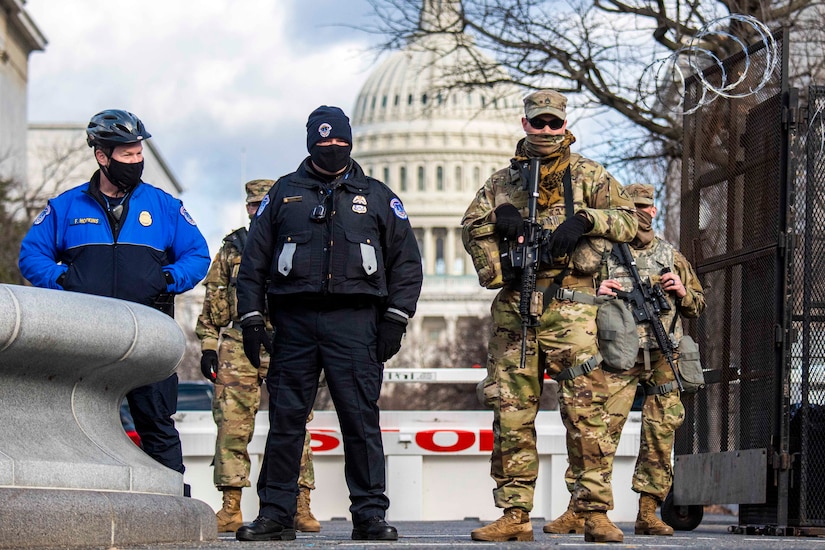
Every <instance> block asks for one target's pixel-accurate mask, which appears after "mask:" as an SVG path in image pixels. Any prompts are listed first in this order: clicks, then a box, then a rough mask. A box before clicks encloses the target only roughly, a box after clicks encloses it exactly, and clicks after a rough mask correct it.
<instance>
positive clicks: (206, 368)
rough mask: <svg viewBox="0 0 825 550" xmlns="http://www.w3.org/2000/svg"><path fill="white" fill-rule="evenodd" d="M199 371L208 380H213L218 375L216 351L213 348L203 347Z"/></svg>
mask: <svg viewBox="0 0 825 550" xmlns="http://www.w3.org/2000/svg"><path fill="white" fill-rule="evenodd" d="M201 373H203V377H204V378H206V379H207V380H209V381H210V382H215V379H216V378H217V377H218V352H217V351H215V350H213V349H205V350H203V352H202V354H201Z"/></svg>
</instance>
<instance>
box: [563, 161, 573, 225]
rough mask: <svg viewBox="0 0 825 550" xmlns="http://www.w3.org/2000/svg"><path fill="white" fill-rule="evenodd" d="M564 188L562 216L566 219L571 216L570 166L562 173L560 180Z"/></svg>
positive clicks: (571, 186)
mask: <svg viewBox="0 0 825 550" xmlns="http://www.w3.org/2000/svg"><path fill="white" fill-rule="evenodd" d="M561 181H562V186H563V188H564V215H565V216H566V217H568V218H570V217H572V216H573V178H572V177H571V176H570V165H569V164H568V165H567V168H566V169H565V171H564V175H563V176H562V178H561Z"/></svg>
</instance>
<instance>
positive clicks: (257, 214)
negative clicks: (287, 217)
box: [255, 195, 269, 218]
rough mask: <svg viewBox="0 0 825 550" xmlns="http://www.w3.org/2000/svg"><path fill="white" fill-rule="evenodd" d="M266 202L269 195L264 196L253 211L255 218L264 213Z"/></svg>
mask: <svg viewBox="0 0 825 550" xmlns="http://www.w3.org/2000/svg"><path fill="white" fill-rule="evenodd" d="M267 204H269V195H267V196H265V197H264V200H262V201H261V204H260V205H259V206H258V211H257V212H255V217H256V218H257V217H258V216H260V215H261V214H263V213H264V210H265V209H266V205H267Z"/></svg>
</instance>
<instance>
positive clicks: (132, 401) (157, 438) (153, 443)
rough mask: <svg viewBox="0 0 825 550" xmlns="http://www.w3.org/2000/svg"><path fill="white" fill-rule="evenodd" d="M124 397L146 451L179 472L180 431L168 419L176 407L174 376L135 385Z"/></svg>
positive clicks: (176, 396) (181, 454) (175, 376)
mask: <svg viewBox="0 0 825 550" xmlns="http://www.w3.org/2000/svg"><path fill="white" fill-rule="evenodd" d="M126 399H127V400H128V401H129V410H130V411H131V412H132V419H133V420H134V421H135V431H136V432H137V433H138V435H139V436H140V443H141V446H142V447H143V450H144V451H145V452H146V454H148V455H149V456H151V457H152V458H154V459H155V460H157V461H158V462H160V463H161V464H163V465H164V466H166V467H167V468H172V469H173V470H175V471H176V472H180V473H183V470H184V467H183V453H182V451H181V446H180V434H178V430H177V429H176V428H175V421H174V420H173V419H172V415H173V414H175V412H176V411H177V409H178V375H177V374H173V375H172V376H170V377H169V378H167V379H166V380H161V381H160V382H155V383H153V384H147V385H146V386H140V387H139V388H135V389H133V390H132V391H130V392H129V393H127V394H126Z"/></svg>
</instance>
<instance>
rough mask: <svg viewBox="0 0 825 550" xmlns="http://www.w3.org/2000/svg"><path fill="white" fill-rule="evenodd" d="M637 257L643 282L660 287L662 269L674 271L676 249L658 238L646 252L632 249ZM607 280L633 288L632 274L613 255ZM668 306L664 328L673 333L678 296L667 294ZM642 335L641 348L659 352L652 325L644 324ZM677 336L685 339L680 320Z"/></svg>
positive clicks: (625, 287)
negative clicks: (674, 250) (615, 280)
mask: <svg viewBox="0 0 825 550" xmlns="http://www.w3.org/2000/svg"><path fill="white" fill-rule="evenodd" d="M630 250H631V253H632V254H633V258H634V259H635V260H636V268H637V269H638V270H639V275H640V276H641V278H642V280H649V281H650V284H651V286H652V285H655V284H659V283H661V281H662V275H661V272H662V268H665V267H667V268H670V269H671V270H672V269H673V268H674V263H673V246H671V245H670V244H669V243H668V242H666V241H663V240H661V239H659V238H658V237H657V238H654V239H653V243H652V244H651V245H650V246H649V247H648V248H645V249H642V250H637V249H635V248H633V247H630ZM605 278H607V279H617V280H618V281H619V283H620V284H621V285H622V290H624V291H629V290H631V289H632V288H633V278H632V277H631V275H630V271H629V270H628V269H627V267H625V266H624V265H620V264H619V263H618V262H617V260H616V257H615V256H613V255H611V256H610V257H609V259H608V261H607V276H606V277H605ZM665 295H666V296H667V300H668V303H670V308H671V309H670V311H666V312H664V311H663V312H662V316H661V319H662V325H663V326H664V327H665V330H666V331H668V334H670V330H671V324H672V323H673V318H674V315H676V301H675V296H674V294H673V293H671V292H666V293H665ZM637 330H638V332H639V347H640V348H641V349H659V345H658V344H657V343H656V337H655V336H654V335H653V331H652V329H651V328H650V325H649V324H648V323H641V324H640V325H638V327H637ZM673 335H674V338H675V340H676V342H679V341H680V340H681V339H682V322H681V320H680V319H678V318H677V320H676V325H675V327H674V328H673Z"/></svg>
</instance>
